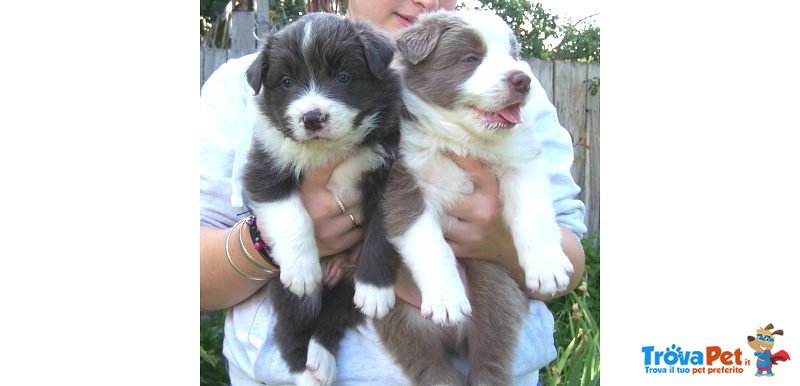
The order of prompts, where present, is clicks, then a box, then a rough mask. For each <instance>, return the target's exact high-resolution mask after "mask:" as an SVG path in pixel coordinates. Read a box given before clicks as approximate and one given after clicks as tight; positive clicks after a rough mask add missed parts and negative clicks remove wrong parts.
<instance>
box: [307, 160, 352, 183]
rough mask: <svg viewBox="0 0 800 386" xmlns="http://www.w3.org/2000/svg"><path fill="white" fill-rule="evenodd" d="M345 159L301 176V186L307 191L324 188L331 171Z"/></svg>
mask: <svg viewBox="0 0 800 386" xmlns="http://www.w3.org/2000/svg"><path fill="white" fill-rule="evenodd" d="M344 160H345V158H339V159H336V160H334V161H333V162H330V163H328V164H327V165H324V166H322V167H320V168H318V169H315V170H312V171H311V172H308V173H306V174H304V175H303V185H304V187H305V188H307V189H322V188H326V185H327V184H328V180H329V179H330V178H331V174H333V170H334V169H336V167H337V166H339V164H341V163H342V162H343V161H344Z"/></svg>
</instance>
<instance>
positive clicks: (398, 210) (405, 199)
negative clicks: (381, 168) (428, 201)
mask: <svg viewBox="0 0 800 386" xmlns="http://www.w3.org/2000/svg"><path fill="white" fill-rule="evenodd" d="M390 175H391V177H390V178H389V182H388V185H387V187H386V193H385V200H386V202H391V203H392V205H386V206H385V207H384V216H385V217H384V218H385V219H386V220H385V225H386V234H387V235H388V236H389V237H390V238H391V237H397V236H400V235H401V234H403V232H405V231H406V230H407V229H408V227H409V226H410V225H411V223H413V222H414V221H415V220H416V219H417V218H418V217H419V216H420V215H421V214H422V211H423V209H425V208H424V206H425V202H423V200H422V191H421V190H420V189H419V185H417V182H416V180H414V176H412V175H411V174H410V173H409V172H408V169H406V167H405V165H403V163H402V162H395V163H394V164H393V165H392V171H391V172H390Z"/></svg>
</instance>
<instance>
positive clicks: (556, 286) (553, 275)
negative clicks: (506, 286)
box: [522, 246, 575, 296]
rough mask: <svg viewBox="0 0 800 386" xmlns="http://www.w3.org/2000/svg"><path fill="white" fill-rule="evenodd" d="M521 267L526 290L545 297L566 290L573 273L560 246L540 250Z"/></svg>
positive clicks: (570, 264) (523, 262) (525, 260)
mask: <svg viewBox="0 0 800 386" xmlns="http://www.w3.org/2000/svg"><path fill="white" fill-rule="evenodd" d="M522 265H523V269H524V270H525V283H526V284H527V286H528V289H530V290H531V291H534V292H538V293H540V294H542V295H546V296H551V295H554V294H555V293H556V292H560V291H564V290H566V289H567V287H568V286H569V279H570V276H571V275H572V273H573V272H574V271H575V269H574V268H573V267H572V263H571V262H570V261H569V258H568V257H567V256H566V255H565V254H564V252H563V251H562V250H561V246H554V247H550V248H544V249H540V250H538V251H537V252H534V254H533V256H532V257H531V258H527V259H524V260H522Z"/></svg>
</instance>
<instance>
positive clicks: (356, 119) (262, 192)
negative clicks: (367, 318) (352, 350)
mask: <svg viewBox="0 0 800 386" xmlns="http://www.w3.org/2000/svg"><path fill="white" fill-rule="evenodd" d="M393 55H394V50H393V45H392V42H391V40H389V38H388V37H386V36H385V35H383V34H382V33H381V32H379V31H378V30H377V29H375V28H374V27H372V26H370V25H369V24H365V23H357V22H356V23H354V22H351V21H349V20H348V19H346V18H344V17H341V16H335V15H332V14H324V13H311V14H308V15H306V16H304V17H302V18H301V19H299V20H298V21H296V22H294V23H292V24H290V25H289V26H287V27H285V28H284V29H282V30H280V31H278V32H277V33H275V34H273V35H271V36H269V37H267V39H266V42H265V45H264V48H263V49H262V50H261V52H260V54H259V56H258V58H257V59H256V60H255V62H254V63H253V64H252V66H251V67H250V68H249V70H248V72H247V79H248V82H249V84H250V86H251V87H252V88H253V91H255V94H256V95H255V96H254V98H255V100H256V103H257V105H258V107H259V109H258V110H259V111H258V112H257V114H258V116H257V117H256V118H255V119H254V122H255V127H254V128H253V137H252V147H251V148H250V152H249V154H248V158H247V164H246V165H245V168H244V173H243V181H244V188H245V191H246V193H247V196H248V205H249V207H250V208H251V210H252V211H253V213H254V214H255V215H256V218H257V224H258V228H259V230H261V231H262V232H263V233H264V234H265V236H266V237H267V238H268V239H269V241H270V243H271V244H272V247H271V248H272V256H273V257H274V259H275V260H276V261H277V263H278V264H279V265H280V280H272V281H271V282H270V283H269V284H268V285H269V286H270V291H269V293H270V297H271V300H272V305H273V307H274V308H275V313H276V315H277V321H276V325H275V331H274V336H275V338H276V340H277V343H278V348H279V349H280V352H281V354H282V357H283V359H284V360H285V361H286V363H287V366H288V367H289V370H290V371H291V372H292V373H293V374H295V376H296V377H297V383H298V384H330V383H332V382H333V380H334V377H335V370H336V364H335V360H334V356H335V353H336V349H337V347H338V343H339V340H340V339H341V338H342V336H343V334H344V331H345V329H347V328H348V327H351V326H353V325H354V324H355V323H357V322H359V321H360V320H361V319H362V318H361V317H360V314H359V312H358V311H357V310H356V309H355V307H354V304H353V296H354V288H353V282H352V280H343V281H342V282H341V283H340V284H339V285H337V286H336V287H334V288H324V289H322V290H320V287H321V285H320V284H321V280H322V270H321V267H320V254H319V250H318V249H317V244H316V239H315V234H314V224H313V220H312V219H311V217H310V215H309V214H308V212H307V211H306V209H305V207H304V206H303V202H302V199H301V197H300V192H299V186H300V184H301V183H302V181H303V178H304V176H305V175H306V173H308V172H310V171H313V170H315V169H317V168H320V167H323V166H325V165H327V164H329V163H331V162H334V161H336V160H338V159H341V158H345V157H346V158H347V159H346V160H345V161H344V162H342V163H341V164H339V165H338V166H337V167H336V169H335V170H334V171H333V173H332V175H331V178H330V180H329V183H328V189H329V190H330V191H331V192H332V193H334V194H335V195H336V196H338V197H341V198H342V199H344V200H345V201H347V200H348V198H349V197H352V196H353V195H359V194H360V195H362V197H363V199H362V204H361V207H360V208H350V210H354V211H361V212H362V213H363V218H364V220H363V223H362V224H360V226H361V227H362V228H363V230H364V240H363V244H362V248H361V251H362V253H364V254H365V255H366V257H364V258H361V259H360V261H359V266H358V272H357V277H358V279H359V280H360V282H362V283H365V285H372V286H378V285H385V283H384V281H386V280H389V279H391V280H393V278H394V271H393V270H391V267H389V268H387V267H385V266H383V265H376V264H371V262H373V261H374V257H381V258H382V257H383V256H385V255H391V254H395V253H396V252H394V249H393V248H392V246H391V244H389V242H388V240H386V237H385V234H384V232H383V228H384V227H383V218H382V215H381V211H380V209H379V205H380V202H379V200H380V197H381V196H382V195H383V190H384V189H385V186H386V182H387V178H388V172H389V168H390V166H391V163H392V161H393V159H394V158H395V156H396V153H397V147H398V142H399V135H400V134H399V121H400V111H401V101H400V79H399V77H398V76H397V74H396V73H395V72H394V71H393V70H392V69H391V68H390V67H389V64H390V63H391V60H392V57H393ZM354 225H355V224H354ZM373 268H374V269H373Z"/></svg>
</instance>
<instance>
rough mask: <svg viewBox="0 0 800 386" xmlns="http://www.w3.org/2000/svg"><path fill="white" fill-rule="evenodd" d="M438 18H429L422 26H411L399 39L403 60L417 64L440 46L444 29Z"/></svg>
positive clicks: (398, 46) (398, 44) (399, 48)
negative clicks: (440, 38)
mask: <svg viewBox="0 0 800 386" xmlns="http://www.w3.org/2000/svg"><path fill="white" fill-rule="evenodd" d="M437 19H438V18H433V17H431V18H427V19H425V20H424V21H422V22H421V23H420V24H418V25H415V26H411V27H409V28H408V29H407V30H405V31H404V32H403V33H402V34H400V36H398V37H397V49H398V50H399V51H400V55H403V58H405V59H406V60H408V61H409V62H411V63H412V64H417V63H419V62H421V61H423V60H425V58H427V57H428V55H430V54H431V52H433V50H434V49H435V48H436V45H437V44H439V37H440V36H442V32H444V28H442V24H441V23H438V22H437V21H438V20H437Z"/></svg>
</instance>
